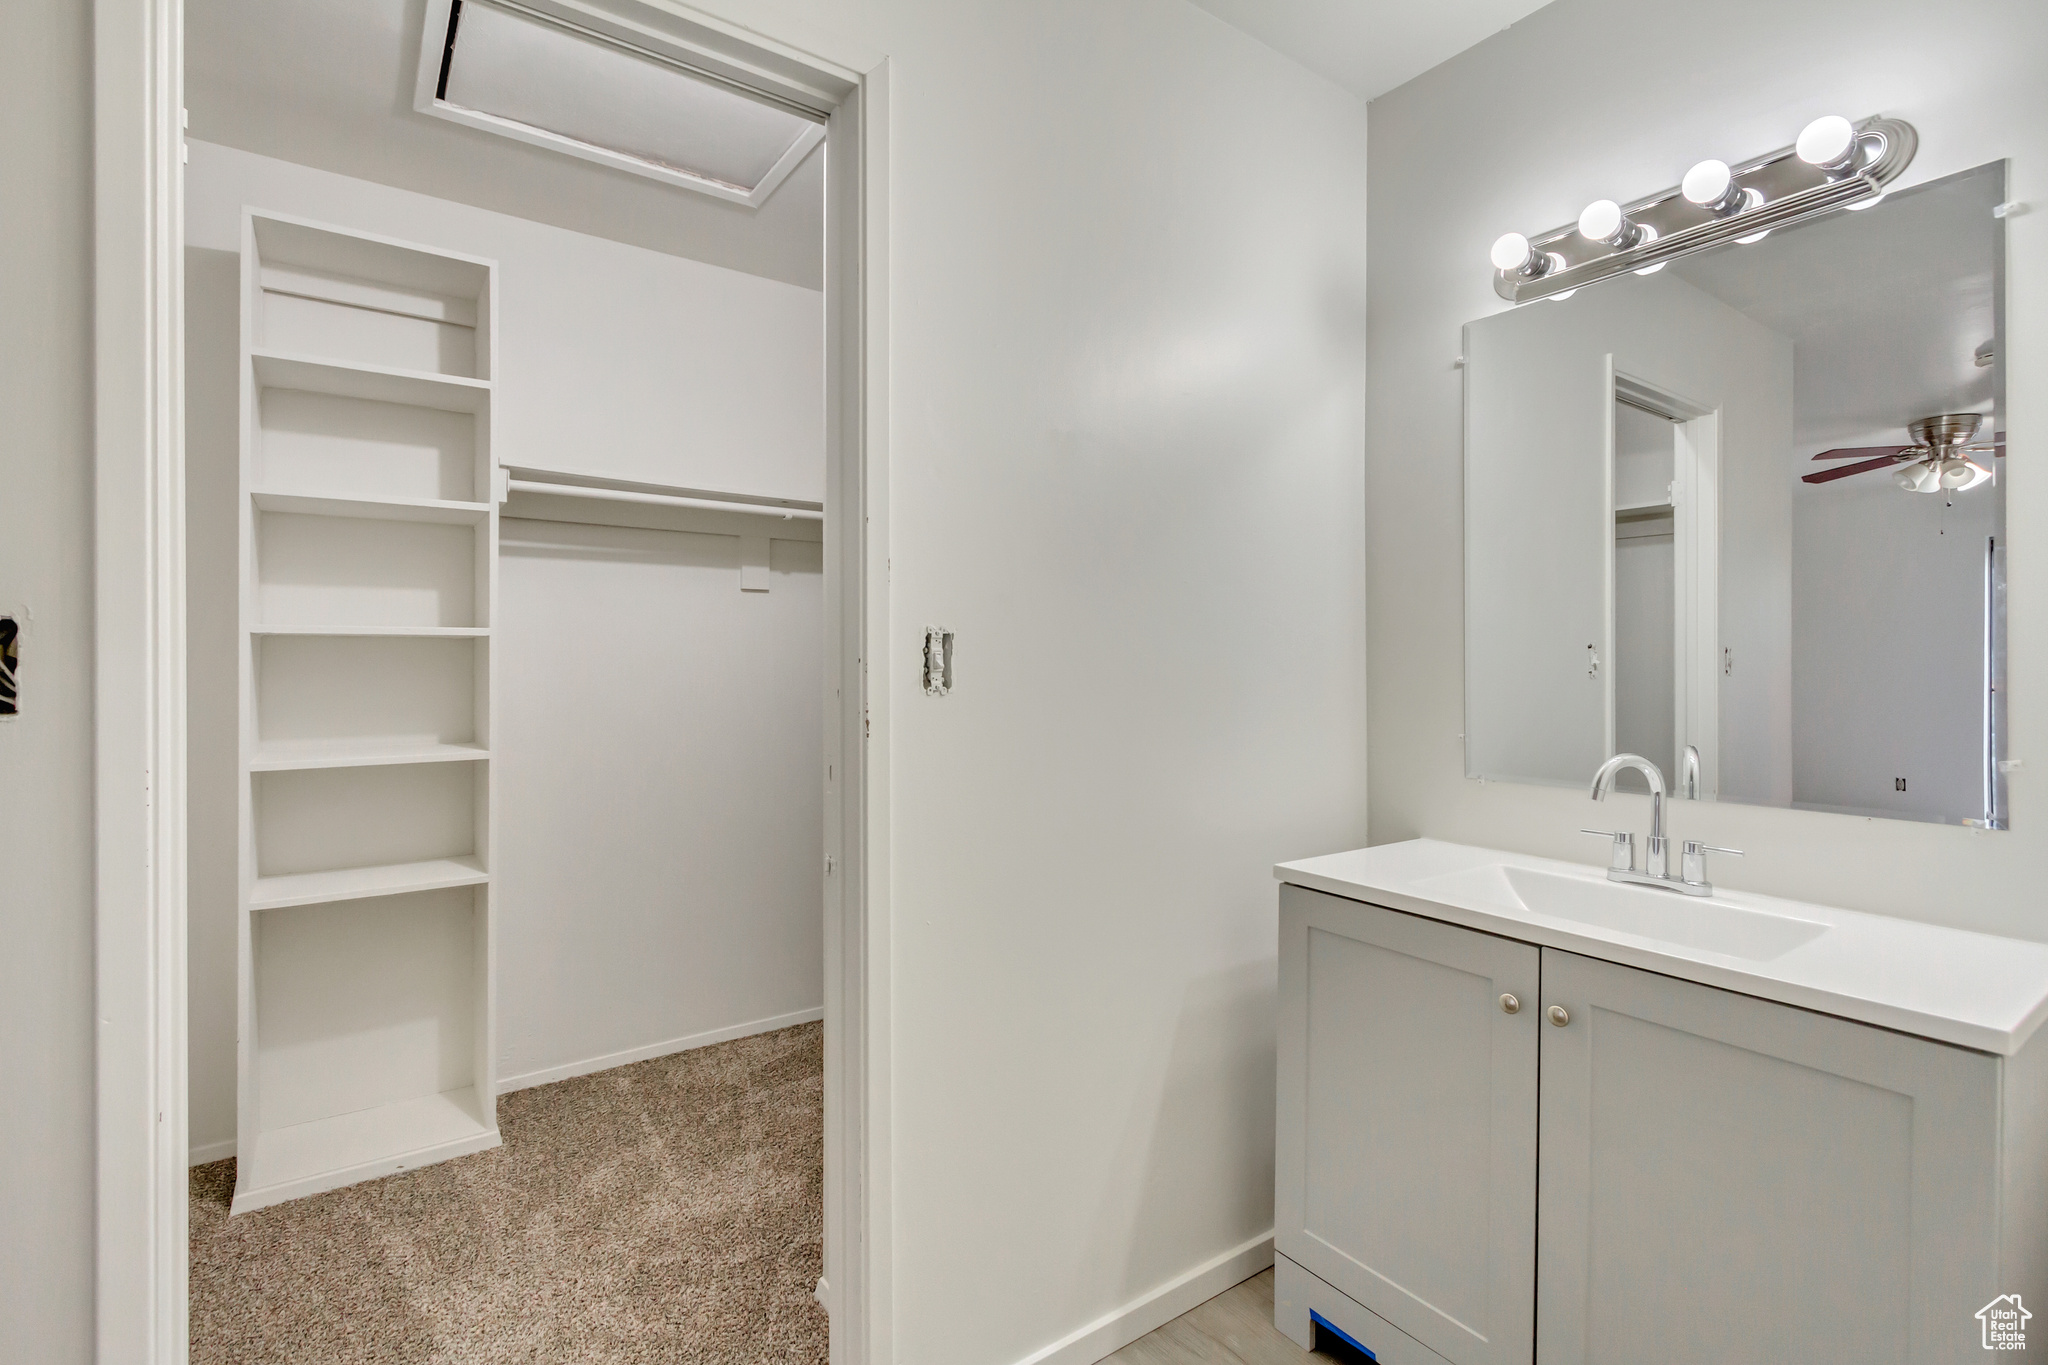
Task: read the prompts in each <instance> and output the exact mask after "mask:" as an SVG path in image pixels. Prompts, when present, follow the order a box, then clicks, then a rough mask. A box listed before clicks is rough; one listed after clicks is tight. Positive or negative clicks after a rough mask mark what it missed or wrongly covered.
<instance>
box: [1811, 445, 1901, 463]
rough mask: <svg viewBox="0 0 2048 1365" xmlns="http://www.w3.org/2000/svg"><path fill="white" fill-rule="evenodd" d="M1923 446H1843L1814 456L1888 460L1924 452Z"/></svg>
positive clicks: (1817, 458) (1820, 457) (1839, 458)
mask: <svg viewBox="0 0 2048 1365" xmlns="http://www.w3.org/2000/svg"><path fill="white" fill-rule="evenodd" d="M1924 449H1926V447H1925V446H1845V447H1843V448H1842V449H1840V450H1823V451H1822V452H1821V453H1820V454H1818V455H1816V456H1814V457H1813V458H1814V459H1816V460H1866V459H1869V458H1870V457H1871V456H1873V455H1883V456H1885V457H1887V458H1890V457H1892V456H1895V455H1903V454H1905V453H1906V452H1907V451H1909V450H1924Z"/></svg>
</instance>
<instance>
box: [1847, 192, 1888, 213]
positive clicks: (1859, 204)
mask: <svg viewBox="0 0 2048 1365" xmlns="http://www.w3.org/2000/svg"><path fill="white" fill-rule="evenodd" d="M1883 202H1884V196H1883V195H1882V194H1878V195H1873V196H1871V197H1870V198H1868V199H1859V200H1857V201H1856V202H1855V203H1853V204H1851V205H1849V212H1851V213H1861V212H1863V210H1865V209H1874V208H1876V207H1877V206H1878V205H1879V204H1882V203H1883Z"/></svg>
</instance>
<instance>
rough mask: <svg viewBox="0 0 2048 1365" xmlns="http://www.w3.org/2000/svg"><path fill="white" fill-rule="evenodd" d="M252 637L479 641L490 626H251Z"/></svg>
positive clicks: (486, 633) (489, 629)
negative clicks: (361, 636) (298, 636)
mask: <svg viewBox="0 0 2048 1365" xmlns="http://www.w3.org/2000/svg"><path fill="white" fill-rule="evenodd" d="M249 633H250V634H251V635H378V636H383V635H395V636H418V637H423V638H430V639H431V638H434V637H440V638H442V639H456V640H460V639H470V640H473V639H477V638H479V637H481V636H486V635H489V634H490V633H491V628H490V627H489V626H251V627H249Z"/></svg>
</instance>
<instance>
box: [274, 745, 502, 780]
mask: <svg viewBox="0 0 2048 1365" xmlns="http://www.w3.org/2000/svg"><path fill="white" fill-rule="evenodd" d="M490 756H491V751H490V750H489V749H486V748H485V747H484V746H483V745H481V744H424V743H400V742H396V741H392V740H366V739H305V740H273V741H272V742H271V743H268V744H259V745H257V746H256V756H255V757H254V758H252V759H251V760H250V761H249V771H250V772H252V773H281V772H292V771H295V770H298V769H303V768H367V767H373V766H377V765H381V764H398V763H477V762H481V761H482V760H484V759H487V758H489V757H490Z"/></svg>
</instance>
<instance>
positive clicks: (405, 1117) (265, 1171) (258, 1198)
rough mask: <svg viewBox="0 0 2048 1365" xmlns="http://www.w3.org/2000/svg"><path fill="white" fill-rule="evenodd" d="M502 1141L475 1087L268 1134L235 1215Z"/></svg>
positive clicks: (247, 1170)
mask: <svg viewBox="0 0 2048 1365" xmlns="http://www.w3.org/2000/svg"><path fill="white" fill-rule="evenodd" d="M499 1140H500V1139H499V1137H498V1129H497V1124H496V1123H495V1122H492V1121H487V1120H486V1118H485V1116H484V1110H483V1106H482V1105H481V1104H479V1103H478V1100H477V1093H476V1089H475V1087H473V1086H466V1087H464V1088H463V1089H460V1090H448V1091H443V1092H442V1093H440V1094H438V1095H422V1096H420V1097H419V1098H417V1099H410V1100H401V1101H399V1102H397V1103H395V1104H386V1105H380V1106H379V1107H377V1108H375V1109H362V1110H358V1111H356V1112H355V1113H352V1114H337V1115H335V1116H334V1117H332V1118H325V1119H316V1120H314V1121H313V1122H311V1123H298V1124H293V1125H292V1126H291V1127H289V1128H273V1129H268V1130H265V1131H263V1132H259V1133H258V1134H257V1135H256V1144H255V1146H256V1150H255V1151H254V1152H253V1153H245V1154H243V1157H242V1160H243V1163H244V1168H243V1169H242V1170H238V1171H237V1172H236V1176H237V1189H236V1193H235V1202H234V1205H233V1208H232V1212H234V1213H247V1212H248V1211H249V1210H251V1209H260V1208H262V1207H264V1206H265V1205H267V1204H279V1203H283V1202H284V1201H285V1200H287V1199H299V1198H302V1197H304V1196H306V1195H309V1194H319V1193H320V1192H322V1191H323V1190H337V1189H340V1188H341V1187H342V1186H344V1185H354V1184H356V1183H358V1182H360V1181H364V1180H375V1179H377V1178H378V1177H380V1176H387V1175H394V1174H396V1173H397V1172H399V1171H404V1170H410V1169H412V1168H413V1167H415V1166H426V1165H430V1164H432V1163H433V1162H436V1161H446V1160H448V1159H449V1158H450V1157H457V1156H465V1155H467V1154H469V1153H471V1152H481V1151H485V1150H488V1149H489V1148H492V1147H496V1146H497V1145H498V1143H499Z"/></svg>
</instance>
